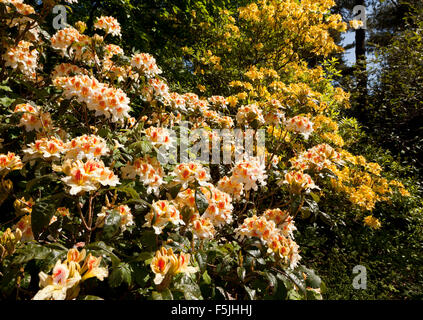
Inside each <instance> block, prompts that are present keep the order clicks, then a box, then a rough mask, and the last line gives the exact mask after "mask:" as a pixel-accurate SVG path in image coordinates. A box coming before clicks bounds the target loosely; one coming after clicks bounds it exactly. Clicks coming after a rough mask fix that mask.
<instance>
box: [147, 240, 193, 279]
mask: <svg viewBox="0 0 423 320" xmlns="http://www.w3.org/2000/svg"><path fill="white" fill-rule="evenodd" d="M189 263H190V254H188V253H183V252H181V253H179V254H178V255H175V254H174V253H173V250H172V249H166V248H165V247H162V248H161V249H160V250H158V251H157V252H156V255H155V256H154V258H153V260H152V261H151V264H150V267H151V270H152V271H153V272H154V274H155V277H154V283H155V284H156V285H163V286H166V285H167V284H168V281H170V280H171V278H172V277H173V276H174V275H176V274H178V273H188V274H189V273H195V272H197V271H198V268H196V267H191V266H189Z"/></svg>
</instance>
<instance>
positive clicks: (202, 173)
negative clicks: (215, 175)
mask: <svg viewBox="0 0 423 320" xmlns="http://www.w3.org/2000/svg"><path fill="white" fill-rule="evenodd" d="M170 175H171V176H173V177H174V179H173V181H172V182H173V183H174V184H181V185H182V187H183V188H186V187H187V186H188V185H189V184H190V183H191V182H194V181H197V182H198V183H199V184H200V185H203V184H204V183H206V182H207V181H209V180H210V174H209V172H208V171H207V170H206V169H205V168H204V167H203V166H202V165H201V164H199V163H196V162H189V163H181V164H179V165H177V166H176V167H175V169H174V170H173V172H172V173H171V174H170Z"/></svg>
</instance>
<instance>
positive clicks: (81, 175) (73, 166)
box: [53, 159, 120, 195]
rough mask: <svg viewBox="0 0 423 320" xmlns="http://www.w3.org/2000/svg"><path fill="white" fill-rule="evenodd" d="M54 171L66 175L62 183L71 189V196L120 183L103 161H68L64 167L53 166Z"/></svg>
mask: <svg viewBox="0 0 423 320" xmlns="http://www.w3.org/2000/svg"><path fill="white" fill-rule="evenodd" d="M53 170H55V171H58V172H63V173H64V174H65V175H66V177H64V178H62V181H63V182H64V183H65V184H66V185H68V186H69V187H70V190H69V193H70V194H71V195H76V194H79V193H80V192H86V191H88V192H90V191H95V190H97V189H98V188H99V186H100V185H102V186H112V187H115V186H116V185H118V184H119V183H120V182H119V178H118V177H117V176H116V175H115V174H114V173H113V171H111V170H110V169H109V168H107V167H106V166H105V165H104V163H103V161H97V160H94V159H90V160H87V161H86V162H83V161H81V160H76V161H73V160H70V159H68V160H66V161H65V162H64V163H63V165H62V166H56V165H53Z"/></svg>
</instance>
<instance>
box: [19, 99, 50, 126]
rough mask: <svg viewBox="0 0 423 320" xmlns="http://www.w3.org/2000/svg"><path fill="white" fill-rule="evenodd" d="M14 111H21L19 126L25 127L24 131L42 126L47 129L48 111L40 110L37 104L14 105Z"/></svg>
mask: <svg viewBox="0 0 423 320" xmlns="http://www.w3.org/2000/svg"><path fill="white" fill-rule="evenodd" d="M14 112H23V115H22V118H21V120H20V123H19V126H20V127H25V130H26V131H33V130H36V131H39V130H41V129H42V128H44V129H47V128H49V127H50V126H51V123H52V121H51V116H50V113H48V112H42V111H40V109H39V108H38V107H37V106H33V105H30V104H29V103H21V104H18V105H16V107H15V110H14Z"/></svg>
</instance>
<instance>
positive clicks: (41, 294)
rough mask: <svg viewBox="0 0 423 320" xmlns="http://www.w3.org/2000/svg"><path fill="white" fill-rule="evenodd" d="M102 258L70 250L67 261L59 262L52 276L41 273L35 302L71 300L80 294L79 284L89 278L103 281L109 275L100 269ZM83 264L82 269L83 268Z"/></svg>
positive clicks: (105, 270)
mask: <svg viewBox="0 0 423 320" xmlns="http://www.w3.org/2000/svg"><path fill="white" fill-rule="evenodd" d="M100 262H101V257H99V258H97V257H94V256H93V255H91V253H90V254H88V256H87V257H86V251H85V249H83V250H82V251H81V252H79V251H78V250H77V249H70V250H69V251H68V253H67V259H66V260H65V261H64V262H63V263H62V261H61V260H58V261H57V262H56V264H55V266H54V268H53V271H52V274H51V275H48V274H46V273H44V272H40V273H39V277H40V284H39V285H40V287H41V290H40V291H38V292H37V294H36V295H35V296H34V297H33V300H65V299H67V300H71V299H74V298H76V296H77V295H78V293H79V288H78V286H79V284H80V282H83V281H85V280H87V279H89V278H93V277H96V278H97V279H99V280H100V281H103V280H104V278H106V277H107V276H108V275H109V272H108V270H107V269H106V268H104V267H100ZM81 264H82V267H81Z"/></svg>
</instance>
